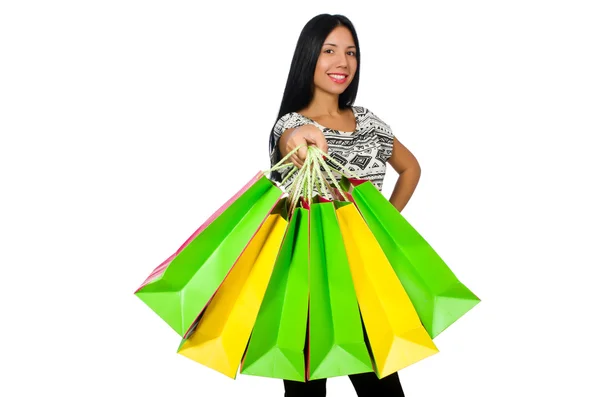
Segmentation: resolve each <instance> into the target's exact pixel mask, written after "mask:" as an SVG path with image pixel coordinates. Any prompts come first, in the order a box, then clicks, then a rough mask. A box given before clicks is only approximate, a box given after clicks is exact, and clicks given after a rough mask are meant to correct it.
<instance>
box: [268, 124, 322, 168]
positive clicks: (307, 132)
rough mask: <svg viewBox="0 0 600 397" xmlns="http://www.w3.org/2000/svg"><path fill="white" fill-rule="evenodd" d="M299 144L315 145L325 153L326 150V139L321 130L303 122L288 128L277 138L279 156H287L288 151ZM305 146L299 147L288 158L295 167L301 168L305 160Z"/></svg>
mask: <svg viewBox="0 0 600 397" xmlns="http://www.w3.org/2000/svg"><path fill="white" fill-rule="evenodd" d="M301 145H315V146H317V147H318V148H319V149H321V150H322V151H324V152H325V153H327V151H328V146H327V140H326V139H325V136H324V135H323V133H322V132H321V130H320V129H319V128H318V127H317V126H315V125H312V124H305V125H302V126H300V127H298V128H288V129H287V130H285V131H284V133H283V134H282V135H281V138H280V139H279V151H280V152H281V157H282V158H283V157H285V156H287V154H288V153H289V152H291V151H292V150H294V149H295V148H297V147H298V146H301ZM306 151H307V148H306V147H303V148H300V149H299V150H298V151H297V152H296V153H294V154H292V155H291V156H290V158H289V161H291V162H292V163H293V164H294V165H295V166H296V167H298V168H301V167H302V165H303V164H304V160H306Z"/></svg>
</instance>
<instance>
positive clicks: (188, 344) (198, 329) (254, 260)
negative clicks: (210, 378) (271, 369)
mask: <svg viewBox="0 0 600 397" xmlns="http://www.w3.org/2000/svg"><path fill="white" fill-rule="evenodd" d="M282 203H283V201H280V204H282ZM282 208H283V206H282V205H278V206H277V207H276V209H275V210H274V211H273V213H272V214H271V215H269V217H268V218H267V220H266V221H265V223H264V224H263V225H262V226H261V227H260V229H259V230H258V232H257V233H256V235H255V236H254V237H253V238H252V240H251V241H250V244H248V247H247V248H246V249H245V250H244V252H243V253H242V255H241V256H240V258H239V260H238V261H237V262H236V264H235V265H234V266H233V268H232V269H231V272H230V273H229V275H228V276H227V278H226V279H225V281H224V282H223V284H222V285H221V287H220V288H219V289H218V291H217V293H216V294H215V296H214V298H213V299H212V300H211V302H210V303H209V305H208V306H207V308H206V311H205V312H204V314H203V315H202V317H201V318H200V319H199V320H198V324H197V325H196V326H195V327H194V328H193V332H192V333H191V334H190V336H189V338H187V339H184V340H183V341H182V343H181V345H180V347H179V349H178V352H179V353H180V354H182V355H184V356H186V357H188V358H190V359H192V360H194V361H196V362H199V363H201V364H204V365H206V366H207V367H209V368H212V369H214V370H216V371H219V372H221V373H223V374H225V375H227V376H229V377H230V378H234V379H235V377H236V375H237V371H238V368H239V366H240V363H241V361H242V356H243V354H244V351H245V349H246V346H247V344H248V339H249V337H250V333H251V331H252V327H253V326H254V322H255V321H256V316H257V314H258V310H259V308H260V305H261V302H262V300H263V297H264V294H265V291H266V289H267V285H268V283H269V279H270V277H271V273H272V271H273V266H274V265H275V259H276V258H277V254H278V252H279V249H280V246H281V243H282V240H283V236H284V233H285V230H286V226H287V221H286V220H285V219H284V217H283V216H282V212H283V211H282Z"/></svg>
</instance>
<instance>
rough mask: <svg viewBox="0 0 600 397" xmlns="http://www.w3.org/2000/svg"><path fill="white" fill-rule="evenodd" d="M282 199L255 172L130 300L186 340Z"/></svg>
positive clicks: (275, 187) (272, 186)
mask: <svg viewBox="0 0 600 397" xmlns="http://www.w3.org/2000/svg"><path fill="white" fill-rule="evenodd" d="M283 194H284V192H283V191H282V190H281V189H280V188H279V187H277V186H276V185H275V184H273V182H271V181H270V180H269V179H267V178H266V177H265V176H264V175H263V173H262V172H259V173H258V174H257V175H256V176H254V177H253V178H252V179H251V180H250V181H249V182H248V183H247V184H246V185H245V186H244V187H243V188H242V189H241V190H240V191H239V192H237V193H236V194H235V195H234V196H233V197H232V198H231V199H230V200H229V201H227V202H226V203H225V204H224V205H223V206H222V207H221V208H219V210H218V211H217V212H216V213H214V214H213V215H212V216H211V217H210V218H209V219H208V220H207V221H206V222H205V223H204V224H203V225H202V226H200V228H199V229H198V230H197V231H196V232H195V233H194V234H193V235H192V236H191V237H190V238H188V240H187V241H186V242H185V243H184V244H183V245H182V246H181V247H180V248H179V250H177V252H175V253H174V254H173V255H171V257H169V258H168V259H167V260H165V261H164V262H163V263H161V264H160V265H159V266H158V267H157V268H156V269H155V270H154V271H153V272H152V274H150V276H149V277H148V278H147V279H146V281H144V283H143V284H142V286H141V287H140V288H138V290H137V291H136V292H135V295H136V296H138V297H139V298H140V299H141V300H142V301H143V302H144V303H146V305H148V306H149V307H150V308H151V309H152V310H153V311H154V312H156V314H158V315H159V316H160V317H161V318H162V319H163V320H164V321H165V322H166V323H167V324H169V326H171V328H173V329H174V330H175V332H177V333H178V334H179V335H181V336H183V337H186V336H187V335H188V334H189V331H190V327H191V326H192V324H193V323H194V321H195V320H196V318H197V317H198V316H199V315H200V314H201V312H202V311H203V310H204V308H205V307H206V305H207V304H208V302H209V301H210V299H211V298H212V296H213V295H214V294H215V292H216V291H217V289H218V288H219V286H220V285H221V283H222V282H223V280H224V279H225V277H226V276H227V274H228V273H229V271H230V270H231V268H232V267H233V265H234V263H235V262H236V261H237V259H238V258H239V257H240V255H241V254H242V252H243V251H244V249H245V248H246V246H247V245H248V243H249V242H250V240H251V239H252V236H253V235H254V234H255V233H256V231H257V230H258V229H259V227H260V226H261V225H262V223H263V222H264V221H265V220H266V218H267V217H268V216H269V214H270V212H271V210H272V209H273V208H274V207H275V205H276V204H277V202H278V201H279V199H280V198H281V197H282V196H283Z"/></svg>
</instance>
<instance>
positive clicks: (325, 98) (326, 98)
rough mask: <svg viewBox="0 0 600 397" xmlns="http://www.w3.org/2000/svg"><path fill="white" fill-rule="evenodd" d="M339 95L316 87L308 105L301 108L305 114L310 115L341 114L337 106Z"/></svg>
mask: <svg viewBox="0 0 600 397" xmlns="http://www.w3.org/2000/svg"><path fill="white" fill-rule="evenodd" d="M339 97H340V96H339V95H338V94H331V93H328V92H323V91H321V90H318V89H316V90H315V93H314V95H313V98H312V100H311V101H310V103H309V104H308V106H307V107H306V108H305V109H303V110H304V112H305V113H306V114H310V115H312V116H316V117H319V116H333V117H336V116H339V115H340V114H341V112H340V108H339Z"/></svg>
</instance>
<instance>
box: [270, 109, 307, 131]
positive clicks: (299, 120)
mask: <svg viewBox="0 0 600 397" xmlns="http://www.w3.org/2000/svg"><path fill="white" fill-rule="evenodd" d="M305 124H313V125H315V124H314V122H313V121H312V120H310V119H308V118H306V117H304V116H302V115H301V114H300V113H297V112H289V113H286V114H284V115H283V116H281V117H280V118H279V119H278V120H277V122H276V123H275V129H274V132H275V134H282V133H283V131H285V130H287V129H289V128H296V127H300V126H301V125H305Z"/></svg>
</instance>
